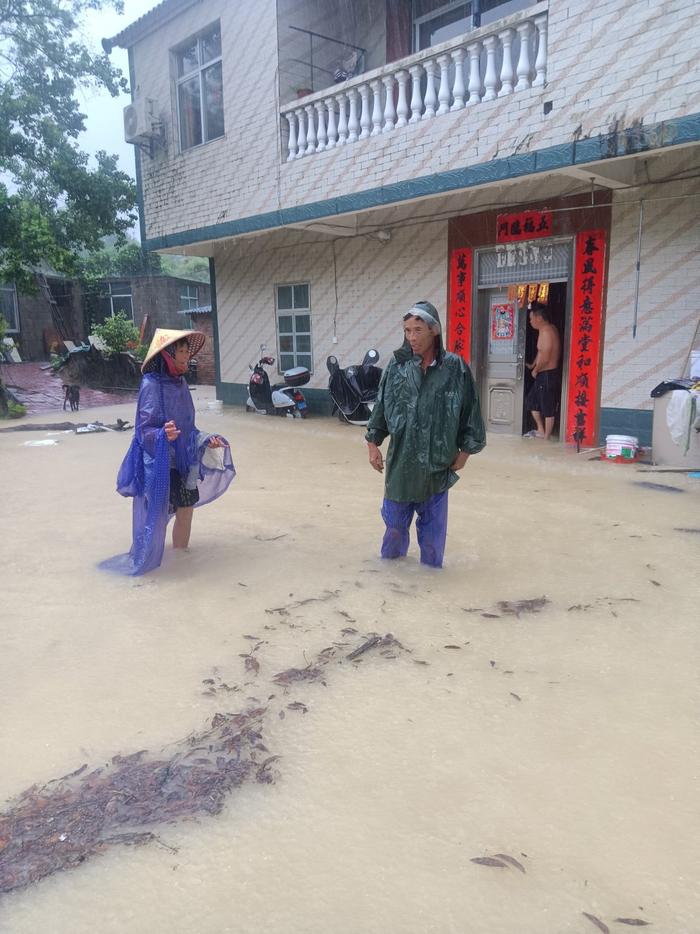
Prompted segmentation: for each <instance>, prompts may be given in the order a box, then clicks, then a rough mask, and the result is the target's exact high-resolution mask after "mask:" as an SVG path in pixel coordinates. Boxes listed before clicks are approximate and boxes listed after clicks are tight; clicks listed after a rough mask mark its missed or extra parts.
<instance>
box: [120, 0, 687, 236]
mask: <svg viewBox="0 0 700 934" xmlns="http://www.w3.org/2000/svg"><path fill="white" fill-rule="evenodd" d="M217 18H220V20H221V27H222V34H223V44H224V97H225V121H226V134H227V135H226V137H225V139H223V140H220V141H217V142H212V143H209V144H206V145H204V146H202V147H199V148H197V149H194V150H190V151H189V152H187V153H184V154H179V153H177V148H176V146H175V134H174V131H173V116H174V113H175V111H174V103H173V101H172V80H171V74H170V67H171V66H170V62H169V53H168V49H170V48H172V47H174V46H175V45H177V44H178V43H179V42H181V41H183V40H184V39H186V38H187V37H188V36H191V35H192V34H194V33H195V32H197V31H198V30H199V29H201V28H202V27H203V26H205V25H206V24H207V23H208V22H212V21H214V20H216V19H217ZM378 28H381V29H382V30H383V29H384V24H383V23H381V24H380V26H379V27H378ZM699 43H700V26H698V21H697V4H696V3H695V2H694V0H667V2H665V3H663V4H660V5H653V4H651V3H649V2H648V0H606V2H603V3H597V4H594V5H592V4H590V3H586V2H584V0H566V2H564V0H556V2H554V0H553V2H552V3H551V4H550V9H549V64H548V71H547V86H546V87H545V88H535V89H531V90H527V91H520V92H518V93H516V94H511V95H509V96H506V97H502V98H498V99H496V100H494V101H490V102H487V103H480V104H478V105H477V106H475V107H470V108H467V109H465V110H462V111H459V112H455V113H448V114H445V115H443V116H441V117H436V118H434V119H431V120H424V121H422V122H420V123H418V124H416V125H409V126H407V127H405V128H403V129H399V130H395V131H393V132H391V133H387V134H384V135H381V136H377V137H371V138H369V139H366V140H362V141H358V142H356V143H353V144H352V145H347V146H344V147H340V148H338V147H336V148H335V149H332V150H330V151H326V152H322V153H316V154H314V155H312V156H307V157H305V158H303V159H298V160H296V161H294V162H290V163H286V162H284V161H283V155H282V153H281V144H280V138H279V129H278V125H279V117H278V103H279V102H278V81H277V75H276V68H277V62H278V51H277V26H276V15H275V3H274V2H273V0H256V2H255V3H240V4H226V3H225V2H224V0H203V2H202V3H201V4H198V5H197V6H195V7H192V8H190V9H189V10H187V11H186V12H185V13H183V14H182V15H180V16H178V17H176V18H175V19H173V20H172V21H170V22H169V23H166V24H165V25H164V26H162V27H160V28H159V29H158V30H157V31H156V32H155V33H154V34H153V35H151V36H149V37H146V38H145V39H144V40H142V41H141V42H139V43H138V44H137V46H136V47H135V53H134V54H135V64H136V76H137V83H138V85H139V87H140V90H141V92H142V93H145V94H146V95H147V96H149V97H154V98H155V99H156V100H157V101H158V103H159V107H160V109H161V112H162V113H163V115H164V117H165V118H166V121H167V123H168V126H169V130H170V132H169V149H168V152H167V153H165V154H161V155H159V156H157V157H156V158H154V159H153V160H150V159H149V158H148V157H147V156H144V157H143V158H142V166H143V178H144V193H145V203H146V232H147V236H148V237H149V238H155V237H160V236H163V235H165V234H168V233H173V232H179V231H185V230H189V229H194V228H201V227H206V226H209V225H215V224H217V223H221V222H225V221H229V220H235V219H238V218H243V217H250V216H253V215H256V214H260V213H264V212H267V211H271V210H275V209H278V208H280V207H282V208H286V207H292V206H297V205H302V204H305V203H311V202H315V201H323V200H327V199H330V198H333V197H334V196H337V195H342V194H348V193H353V192H359V191H363V190H366V189H372V188H376V187H379V186H382V185H386V184H389V183H392V182H396V181H401V180H406V179H413V178H417V177H420V176H423V175H429V174H432V173H434V172H440V171H447V170H449V169H453V168H458V167H464V166H468V165H472V164H478V163H483V162H488V161H489V160H492V159H494V158H497V157H498V158H502V157H504V156H507V155H510V154H512V153H514V152H516V151H517V152H519V153H524V152H528V151H530V150H533V149H541V148H543V147H547V146H551V145H554V144H558V143H565V142H570V141H571V140H572V139H575V138H585V137H587V136H594V135H597V134H599V133H605V132H607V131H608V130H609V129H611V128H612V127H617V128H618V129H623V128H625V127H630V126H631V125H634V124H635V123H636V122H638V121H643V122H644V124H645V125H649V124H653V123H655V122H658V121H661V120H667V119H670V118H673V117H677V116H681V115H684V114H688V113H695V112H698V110H700V72H698V70H697V68H695V66H694V61H695V59H696V57H697V51H698V45H699ZM545 101H547V102H551V103H552V109H551V112H550V113H549V114H548V115H545V114H544V113H543V104H544V102H545ZM285 155H286V154H285Z"/></svg>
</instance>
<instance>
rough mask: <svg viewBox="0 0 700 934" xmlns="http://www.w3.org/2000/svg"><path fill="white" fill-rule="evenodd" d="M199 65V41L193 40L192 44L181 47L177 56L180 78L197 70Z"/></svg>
mask: <svg viewBox="0 0 700 934" xmlns="http://www.w3.org/2000/svg"><path fill="white" fill-rule="evenodd" d="M198 65H199V61H198V59H197V43H196V42H193V43H192V44H191V45H188V46H187V48H185V49H181V50H180V52H178V56H177V74H178V77H179V78H182V77H183V75H189V74H191V72H193V71H196V69H197V67H198Z"/></svg>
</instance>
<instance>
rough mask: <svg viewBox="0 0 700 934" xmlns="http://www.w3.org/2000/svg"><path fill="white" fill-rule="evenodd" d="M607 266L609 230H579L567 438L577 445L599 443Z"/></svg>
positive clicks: (572, 322) (575, 271)
mask: <svg viewBox="0 0 700 934" xmlns="http://www.w3.org/2000/svg"><path fill="white" fill-rule="evenodd" d="M604 270H605V231H604V230H585V231H583V232H582V233H579V234H577V235H576V258H575V265H574V295H573V303H572V307H573V318H572V321H571V356H570V359H569V391H568V399H567V405H566V440H567V441H574V442H575V443H576V445H577V446H581V445H588V444H591V445H592V444H595V436H594V432H595V416H596V401H597V397H598V372H599V369H600V347H601V331H602V320H603V272H604Z"/></svg>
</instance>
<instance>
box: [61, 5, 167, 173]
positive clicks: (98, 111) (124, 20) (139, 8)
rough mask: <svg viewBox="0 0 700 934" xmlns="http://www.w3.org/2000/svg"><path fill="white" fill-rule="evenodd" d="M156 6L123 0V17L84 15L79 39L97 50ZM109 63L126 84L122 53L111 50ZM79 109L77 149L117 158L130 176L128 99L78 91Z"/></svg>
mask: <svg viewBox="0 0 700 934" xmlns="http://www.w3.org/2000/svg"><path fill="white" fill-rule="evenodd" d="M157 5H158V0H124V13H123V15H121V16H119V15H118V14H117V13H115V12H114V10H109V9H105V10H102V11H100V12H99V13H91V14H90V15H87V16H86V17H85V19H84V21H83V24H82V32H83V38H84V40H85V41H86V43H88V44H89V45H90V47H91V48H93V49H99V48H100V42H101V41H102V39H103V38H111V37H112V36H114V35H116V34H117V33H118V32H121V30H122V29H125V28H126V27H127V26H129V25H130V24H131V23H133V22H134V20H137V19H138V18H139V17H140V16H143V14H144V13H147V12H148V11H149V10H152V9H153V7H155V6H157ZM110 60H111V61H112V63H113V64H114V65H116V66H118V67H119V68H121V70H122V72H123V73H124V75H125V77H126V79H127V81H128V79H129V62H128V57H127V54H126V49H120V48H115V49H113V50H112V53H111V55H110ZM78 100H79V102H80V109H81V110H82V112H83V113H84V114H85V115H86V120H85V126H86V131H85V133H84V134H83V135H82V136H81V137H80V140H79V142H80V147H81V149H83V150H84V151H85V152H88V153H90V154H94V153H95V152H97V150H98V149H105V150H106V151H107V152H108V153H110V154H112V153H114V154H116V155H117V156H119V165H120V167H121V169H122V170H123V171H125V172H128V173H129V175H131V176H132V177H133V176H134V147H133V146H131V145H130V144H129V143H127V142H125V141H124V121H123V111H124V108H125V107H126V105H127V104H128V103H129V101H130V98H129V96H128V95H126V94H124V95H121V96H119V97H111V96H110V95H109V94H108V93H107V92H106V91H104V92H102V93H101V94H98V93H93V92H89V91H84V90H80V91H79V92H78Z"/></svg>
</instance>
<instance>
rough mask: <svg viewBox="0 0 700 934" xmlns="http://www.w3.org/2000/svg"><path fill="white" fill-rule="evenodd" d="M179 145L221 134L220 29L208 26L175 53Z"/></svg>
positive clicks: (222, 114)
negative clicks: (208, 27)
mask: <svg viewBox="0 0 700 934" xmlns="http://www.w3.org/2000/svg"><path fill="white" fill-rule="evenodd" d="M175 58H176V61H177V76H178V78H177V108H178V119H179V123H180V149H182V150H185V149H191V148H192V146H199V145H200V144H201V143H206V142H209V141H210V140H213V139H219V138H220V137H222V136H223V135H224V95H223V72H222V66H221V29H220V28H219V25H218V24H217V25H216V26H213V27H211V28H210V29H209V30H208V31H207V32H205V33H202V34H201V35H200V36H199V37H198V38H196V39H193V40H191V41H190V42H189V43H187V45H185V46H183V48H181V49H179V50H178V51H177V52H176V53H175Z"/></svg>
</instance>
